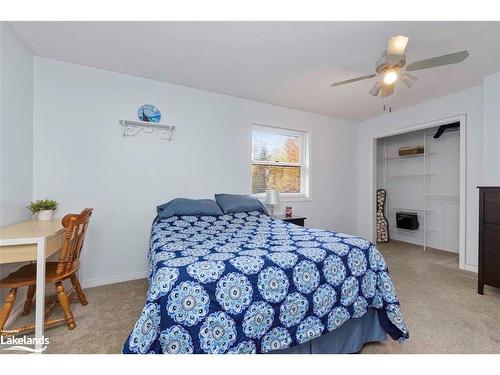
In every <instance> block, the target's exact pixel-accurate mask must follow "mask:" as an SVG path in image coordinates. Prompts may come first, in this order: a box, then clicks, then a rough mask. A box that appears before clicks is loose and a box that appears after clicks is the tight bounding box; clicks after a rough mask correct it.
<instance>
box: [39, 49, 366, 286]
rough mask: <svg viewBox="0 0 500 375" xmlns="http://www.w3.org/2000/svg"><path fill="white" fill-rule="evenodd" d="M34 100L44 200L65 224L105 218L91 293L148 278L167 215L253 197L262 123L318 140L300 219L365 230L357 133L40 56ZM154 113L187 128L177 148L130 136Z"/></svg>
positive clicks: (92, 239) (90, 257) (98, 224)
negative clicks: (147, 108)
mask: <svg viewBox="0 0 500 375" xmlns="http://www.w3.org/2000/svg"><path fill="white" fill-rule="evenodd" d="M34 97H35V102H34V194H33V195H34V198H43V197H48V198H54V199H56V200H58V201H59V202H60V203H61V205H60V208H59V210H58V214H59V215H62V214H64V213H66V212H70V211H79V210H81V209H82V208H84V207H93V208H94V209H95V212H94V216H93V219H92V222H91V225H90V228H89V232H88V238H87V242H86V245H85V250H84V254H83V262H84V266H83V272H82V273H83V278H84V280H85V282H86V284H87V285H96V284H101V283H106V282H112V281H119V280H123V279H128V278H132V277H143V276H144V272H145V269H146V254H147V248H148V238H149V231H150V225H151V222H152V220H153V218H154V216H155V207H156V205H158V204H160V203H164V202H167V201H169V200H170V199H173V198H175V197H193V198H198V197H208V198H210V197H213V194H214V193H216V192H230V193H248V192H249V191H250V155H251V144H250V127H251V125H252V123H253V122H258V123H261V124H269V125H278V126H283V127H290V128H295V129H301V130H310V131H311V132H312V166H311V169H312V186H311V187H312V200H311V201H310V202H300V203H296V202H294V203H292V204H291V205H292V206H293V208H294V212H295V213H297V214H303V215H305V216H307V217H308V220H307V224H308V225H310V226H314V227H320V228H328V229H335V230H341V231H347V232H353V231H355V228H356V224H355V219H356V210H357V208H356V188H355V186H356V179H357V175H356V168H355V160H356V136H357V133H356V124H355V123H352V122H348V121H344V120H337V119H332V118H329V117H325V116H320V115H315V114H311V113H306V112H301V111H297V110H291V109H287V108H282V107H277V106H273V105H267V104H263V103H257V102H252V101H248V100H243V99H239V98H235V97H230V96H225V95H219V94H214V93H209V92H206V91H201V90H196V89H191V88H186V87H181V86H176V85H171V84H166V83H161V82H157V81H152V80H147V79H142V78H137V77H132V76H127V75H122V74H117V73H112V72H107V71H103V70H99V69H93V68H88V67H83V66H79V65H74V64H68V63H63V62H58V61H53V60H49V59H45V58H39V57H35V65H34ZM144 103H151V104H155V105H156V106H158V108H159V109H160V110H161V111H162V116H163V118H162V121H165V122H167V123H169V124H173V125H176V126H177V128H176V130H175V133H174V135H173V140H172V142H166V141H163V140H160V139H159V138H157V137H156V135H154V134H139V135H138V136H136V137H134V138H124V137H123V136H122V135H121V128H120V127H119V125H118V119H119V118H125V119H135V118H136V110H137V108H138V107H139V106H140V105H141V104H144ZM353 187H354V188H353Z"/></svg>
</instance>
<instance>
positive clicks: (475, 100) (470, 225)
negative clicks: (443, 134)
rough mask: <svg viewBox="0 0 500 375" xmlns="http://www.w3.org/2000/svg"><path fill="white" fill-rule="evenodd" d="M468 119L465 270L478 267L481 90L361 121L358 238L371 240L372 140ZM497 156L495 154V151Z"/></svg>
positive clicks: (372, 215) (467, 91)
mask: <svg viewBox="0 0 500 375" xmlns="http://www.w3.org/2000/svg"><path fill="white" fill-rule="evenodd" d="M459 114H466V117H467V155H466V157H467V162H466V168H467V174H466V181H467V189H466V198H467V204H466V228H467V229H466V242H465V245H466V246H465V247H466V249H465V253H466V254H465V264H466V267H467V269H470V270H474V269H475V268H476V266H477V241H478V191H477V186H478V185H480V184H481V182H482V159H483V151H482V142H483V129H482V128H483V126H482V117H483V102H482V87H481V86H479V87H474V88H471V89H468V90H464V91H461V92H459V93H456V94H453V95H449V96H445V97H442V98H438V99H435V100H432V101H428V102H424V103H421V104H418V105H415V106H412V107H409V108H405V109H402V110H399V111H395V112H392V113H390V114H386V115H382V116H379V117H376V118H373V119H369V120H366V121H362V122H360V123H359V126H358V168H357V169H358V170H357V173H358V184H357V188H358V196H357V199H358V234H360V235H362V236H365V237H367V238H370V239H373V238H374V214H373V212H374V211H373V207H374V204H375V203H374V197H373V196H372V195H373V184H374V168H373V157H374V155H375V147H374V144H373V138H374V137H383V136H386V135H389V134H390V133H393V132H396V131H397V130H400V129H401V128H404V127H408V126H412V125H417V124H422V123H425V122H430V121H434V120H438V119H442V118H446V117H450V116H455V115H459ZM497 152H498V151H497Z"/></svg>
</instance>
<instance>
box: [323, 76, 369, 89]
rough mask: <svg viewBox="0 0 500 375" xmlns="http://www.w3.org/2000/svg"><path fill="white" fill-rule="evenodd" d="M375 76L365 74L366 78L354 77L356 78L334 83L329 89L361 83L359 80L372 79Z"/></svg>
mask: <svg viewBox="0 0 500 375" xmlns="http://www.w3.org/2000/svg"><path fill="white" fill-rule="evenodd" d="M375 76H376V74H367V75H366V76H361V77H356V78H351V79H346V80H345V81H339V82H335V83H334V84H332V85H331V87H335V86H340V85H346V84H348V83H352V82H357V81H361V80H363V79H369V78H373V77H375Z"/></svg>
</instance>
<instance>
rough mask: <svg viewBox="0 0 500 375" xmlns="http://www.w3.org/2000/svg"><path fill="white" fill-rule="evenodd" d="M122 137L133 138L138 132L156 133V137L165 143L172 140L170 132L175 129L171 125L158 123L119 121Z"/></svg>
mask: <svg viewBox="0 0 500 375" xmlns="http://www.w3.org/2000/svg"><path fill="white" fill-rule="evenodd" d="M119 122H120V125H121V127H122V134H123V136H124V137H134V136H136V135H137V134H139V133H140V132H144V133H153V132H154V133H156V135H157V136H158V137H159V138H161V139H164V140H166V141H170V140H171V139H172V132H173V131H174V129H175V126H173V125H167V124H161V123H158V122H145V121H134V120H119Z"/></svg>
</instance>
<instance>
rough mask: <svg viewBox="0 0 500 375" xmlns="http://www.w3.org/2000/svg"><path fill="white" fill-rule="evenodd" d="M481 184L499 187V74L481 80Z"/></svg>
mask: <svg viewBox="0 0 500 375" xmlns="http://www.w3.org/2000/svg"><path fill="white" fill-rule="evenodd" d="M483 170H484V175H483V184H484V185H496V186H498V185H500V73H497V74H493V75H490V76H487V77H484V80H483Z"/></svg>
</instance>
